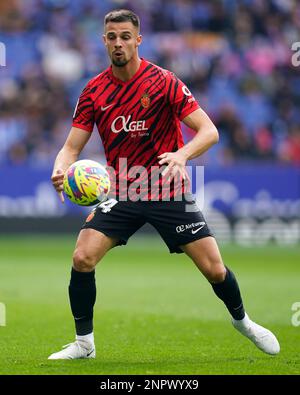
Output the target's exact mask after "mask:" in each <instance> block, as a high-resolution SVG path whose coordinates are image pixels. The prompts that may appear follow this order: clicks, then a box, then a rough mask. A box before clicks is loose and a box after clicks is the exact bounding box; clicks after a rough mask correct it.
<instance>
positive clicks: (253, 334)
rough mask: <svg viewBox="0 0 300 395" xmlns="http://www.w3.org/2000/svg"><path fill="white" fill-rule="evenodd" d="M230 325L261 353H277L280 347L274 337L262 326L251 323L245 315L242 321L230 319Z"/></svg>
mask: <svg viewBox="0 0 300 395" xmlns="http://www.w3.org/2000/svg"><path fill="white" fill-rule="evenodd" d="M232 325H233V326H234V327H235V329H237V330H238V331H239V332H241V334H242V335H244V336H246V337H248V339H250V340H251V341H252V342H253V343H254V344H255V345H256V347H258V348H259V349H260V350H261V351H263V352H265V353H267V354H271V355H275V354H278V353H279V351H280V345H279V343H278V340H277V339H276V337H275V335H274V334H273V333H272V332H271V331H269V330H268V329H266V328H264V327H263V326H260V325H258V324H256V323H255V322H253V321H251V320H250V318H249V317H248V315H247V314H246V315H245V317H244V318H243V319H242V320H235V319H232Z"/></svg>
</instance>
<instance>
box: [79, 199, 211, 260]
mask: <svg viewBox="0 0 300 395" xmlns="http://www.w3.org/2000/svg"><path fill="white" fill-rule="evenodd" d="M145 223H149V224H151V225H152V226H153V227H154V228H155V229H156V230H157V231H158V233H159V234H160V236H161V237H162V239H163V240H164V241H165V243H166V244H167V246H168V247H169V250H170V253H173V252H176V253H182V252H183V251H182V250H181V249H180V247H179V246H180V245H184V244H187V243H190V242H192V241H194V240H198V239H201V238H203V237H207V236H213V233H212V232H211V231H210V229H209V228H208V226H207V224H206V221H205V219H204V217H203V214H202V212H201V211H200V210H199V208H198V206H197V205H196V203H195V200H193V199H192V198H188V200H186V199H185V200H183V201H174V200H173V201H169V202H168V201H157V202H155V201H137V202H133V201H127V202H123V201H117V200H115V199H109V200H107V201H106V202H104V203H101V204H100V205H98V206H96V207H95V208H94V209H93V211H92V212H91V213H90V215H89V216H88V217H87V219H86V222H85V224H84V225H83V226H82V229H95V230H97V231H99V232H102V233H104V234H105V235H107V236H109V237H113V238H116V239H118V240H119V241H118V244H117V245H122V244H126V243H127V241H128V239H129V238H130V236H132V235H133V234H134V233H135V232H136V231H137V230H138V229H140V228H141V227H142V226H143V225H144V224H145Z"/></svg>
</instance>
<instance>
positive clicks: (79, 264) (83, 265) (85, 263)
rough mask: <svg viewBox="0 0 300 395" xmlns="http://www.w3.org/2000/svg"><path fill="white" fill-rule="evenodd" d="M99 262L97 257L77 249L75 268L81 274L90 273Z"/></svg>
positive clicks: (74, 259)
mask: <svg viewBox="0 0 300 395" xmlns="http://www.w3.org/2000/svg"><path fill="white" fill-rule="evenodd" d="M96 264H97V261H96V259H95V257H93V256H92V255H90V254H88V253H87V252H85V251H83V250H80V249H76V250H75V251H74V254H73V266H74V269H75V270H77V271H79V272H89V271H91V270H93V269H94V267H95V266H96Z"/></svg>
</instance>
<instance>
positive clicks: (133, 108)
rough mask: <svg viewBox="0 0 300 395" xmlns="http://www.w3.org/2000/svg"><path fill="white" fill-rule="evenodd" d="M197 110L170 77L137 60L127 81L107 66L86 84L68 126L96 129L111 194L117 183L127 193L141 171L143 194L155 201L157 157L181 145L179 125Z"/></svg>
mask: <svg viewBox="0 0 300 395" xmlns="http://www.w3.org/2000/svg"><path fill="white" fill-rule="evenodd" d="M198 108H199V105H198V103H197V101H196V100H195V98H194V97H193V95H192V94H191V92H190V91H189V89H188V88H187V87H186V86H185V85H184V84H183V82H182V81H180V80H179V79H178V78H177V77H176V76H175V75H174V74H173V73H172V72H170V71H168V70H165V69H162V68H160V67H158V66H157V65H154V64H152V63H150V62H148V61H146V60H144V59H142V61H141V64H140V67H139V70H138V71H137V72H136V74H135V75H134V76H133V77H132V78H131V79H130V80H129V81H126V82H124V81H121V80H119V79H117V78H116V77H115V76H114V75H113V72H112V67H109V68H108V69H107V70H105V71H104V72H102V73H101V74H99V75H97V76H96V77H94V78H93V79H91V80H90V81H89V82H88V84H87V85H86V87H85V88H84V89H83V91H82V93H81V95H80V97H79V100H78V103H77V106H76V109H75V112H74V118H73V126H74V127H77V128H80V129H84V130H85V131H87V132H88V133H91V132H92V131H93V128H94V124H96V125H97V129H98V131H99V134H100V137H101V139H102V143H103V146H104V151H105V155H106V159H107V165H108V166H109V167H110V168H113V169H114V172H115V176H116V184H115V188H116V191H115V192H116V194H117V195H118V193H119V192H120V191H121V190H120V180H121V179H122V180H123V181H124V180H125V181H126V182H127V185H126V186H127V189H129V188H130V184H131V183H133V182H134V181H136V178H137V174H136V173H140V172H139V171H137V170H138V169H139V167H140V166H142V167H143V168H145V169H146V170H145V171H144V173H145V172H146V173H147V177H146V176H145V174H144V175H141V174H139V176H140V177H142V178H143V179H144V181H145V184H144V186H145V188H144V192H145V191H146V190H147V193H148V198H149V199H151V197H152V198H153V199H155V200H157V196H155V197H153V193H154V192H153V190H152V191H150V178H151V177H152V176H153V173H152V174H151V176H150V173H151V171H152V172H153V171H154V173H155V171H156V170H157V169H158V168H159V164H158V162H159V160H158V156H159V155H160V154H162V153H165V152H175V151H177V150H178V149H179V148H181V147H182V146H183V137H182V131H181V126H180V121H181V120H183V119H184V118H185V117H186V116H188V115H189V114H191V113H192V112H193V111H195V110H197V109H198ZM126 166H127V167H126ZM125 167H126V168H125ZM159 185H160V186H161V180H160V182H159ZM158 193H159V199H160V198H162V194H161V191H159V192H158ZM155 195H156V193H155ZM172 195H174V190H173V191H172V192H171V197H172Z"/></svg>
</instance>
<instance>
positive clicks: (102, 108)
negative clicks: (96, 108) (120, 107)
mask: <svg viewBox="0 0 300 395" xmlns="http://www.w3.org/2000/svg"><path fill="white" fill-rule="evenodd" d="M113 105H114V103H113V104H109V105H108V106H106V107H103V106H101V110H102V111H105V110H107V109H108V108H109V107H111V106H113Z"/></svg>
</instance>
